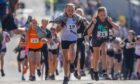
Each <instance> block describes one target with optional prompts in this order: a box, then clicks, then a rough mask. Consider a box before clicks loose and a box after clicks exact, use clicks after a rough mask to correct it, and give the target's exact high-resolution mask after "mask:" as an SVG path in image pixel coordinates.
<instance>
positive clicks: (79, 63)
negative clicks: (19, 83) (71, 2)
mask: <svg viewBox="0 0 140 84" xmlns="http://www.w3.org/2000/svg"><path fill="white" fill-rule="evenodd" d="M76 13H77V14H79V15H80V16H82V18H83V20H82V21H81V23H80V27H79V29H78V31H77V33H78V40H77V52H76V59H75V66H76V70H75V72H74V76H75V77H76V78H78V79H80V78H81V76H85V72H84V64H85V44H84V42H85V36H84V31H85V29H86V28H87V25H88V21H87V19H86V18H85V17H84V10H83V9H81V8H78V9H76Z"/></svg>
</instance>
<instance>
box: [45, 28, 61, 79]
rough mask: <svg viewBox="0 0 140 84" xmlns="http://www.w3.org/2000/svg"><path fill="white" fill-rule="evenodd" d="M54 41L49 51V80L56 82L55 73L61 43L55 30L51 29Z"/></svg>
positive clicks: (50, 43)
mask: <svg viewBox="0 0 140 84" xmlns="http://www.w3.org/2000/svg"><path fill="white" fill-rule="evenodd" d="M51 35H52V39H51V40H50V41H49V43H48V51H49V78H50V79H51V80H55V75H54V73H55V71H56V69H57V55H58V49H59V45H60V42H59V40H58V37H57V35H56V33H55V29H54V28H51Z"/></svg>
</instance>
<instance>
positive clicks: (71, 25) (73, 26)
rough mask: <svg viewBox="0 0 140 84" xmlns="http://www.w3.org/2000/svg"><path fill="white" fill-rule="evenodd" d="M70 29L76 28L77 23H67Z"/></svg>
mask: <svg viewBox="0 0 140 84" xmlns="http://www.w3.org/2000/svg"><path fill="white" fill-rule="evenodd" d="M67 28H68V30H76V25H75V24H67Z"/></svg>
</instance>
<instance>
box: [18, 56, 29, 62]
mask: <svg viewBox="0 0 140 84" xmlns="http://www.w3.org/2000/svg"><path fill="white" fill-rule="evenodd" d="M26 59H27V55H26V56H25V58H20V54H18V56H17V61H18V62H22V61H24V60H26Z"/></svg>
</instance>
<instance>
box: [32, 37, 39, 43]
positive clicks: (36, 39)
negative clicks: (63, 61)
mask: <svg viewBox="0 0 140 84" xmlns="http://www.w3.org/2000/svg"><path fill="white" fill-rule="evenodd" d="M31 43H39V39H38V38H32V39H31Z"/></svg>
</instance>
